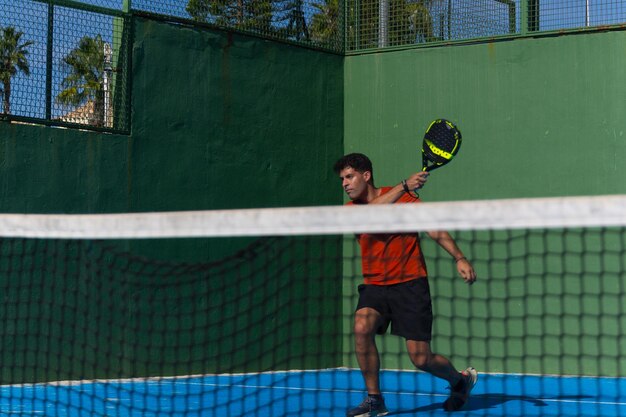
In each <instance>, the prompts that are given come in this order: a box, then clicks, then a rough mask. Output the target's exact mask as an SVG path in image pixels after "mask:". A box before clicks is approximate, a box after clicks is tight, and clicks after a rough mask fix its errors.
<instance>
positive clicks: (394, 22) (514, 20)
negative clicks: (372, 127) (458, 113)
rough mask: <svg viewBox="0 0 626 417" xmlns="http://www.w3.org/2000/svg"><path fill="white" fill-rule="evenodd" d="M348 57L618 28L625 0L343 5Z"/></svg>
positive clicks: (351, 0) (398, 0)
mask: <svg viewBox="0 0 626 417" xmlns="http://www.w3.org/2000/svg"><path fill="white" fill-rule="evenodd" d="M345 1H346V12H345V15H346V25H345V27H346V39H345V41H346V44H345V50H346V51H358V50H364V49H371V48H385V47H392V46H401V45H414V44H423V43H428V42H436V41H445V42H448V41H459V40H471V39H480V38H490V37H496V36H498V37H499V36H511V35H525V34H529V33H537V32H545V31H555V30H559V31H561V30H579V29H587V28H594V27H598V26H612V25H615V26H619V25H622V24H624V23H625V22H626V2H624V1H623V0H541V1H539V0H345Z"/></svg>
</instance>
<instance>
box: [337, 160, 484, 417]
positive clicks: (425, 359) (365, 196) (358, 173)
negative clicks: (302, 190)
mask: <svg viewBox="0 0 626 417" xmlns="http://www.w3.org/2000/svg"><path fill="white" fill-rule="evenodd" d="M334 170H335V172H336V173H337V174H338V175H339V178H340V179H341V185H342V187H343V189H344V190H345V192H346V194H348V197H349V198H350V200H351V201H350V202H349V203H348V204H394V203H417V202H419V201H420V200H419V198H418V197H417V196H415V195H413V194H411V190H415V189H418V188H421V187H422V186H423V185H424V184H425V183H426V180H427V178H428V173H427V172H418V173H415V174H413V175H411V176H410V177H409V178H407V179H406V180H403V181H402V183H400V184H398V185H396V186H395V187H381V188H377V187H376V186H375V185H374V173H373V169H372V163H371V161H370V160H369V158H368V157H367V156H365V155H363V154H358V153H353V154H349V155H346V156H344V157H342V158H341V159H340V160H339V161H337V163H336V164H335V166H334ZM428 235H429V236H430V237H431V238H432V239H434V240H435V241H436V242H437V243H438V244H439V245H440V246H441V247H442V248H443V249H445V250H446V251H447V252H448V253H449V254H450V255H452V257H453V258H454V261H455V262H456V267H457V271H458V273H459V275H460V276H461V277H462V278H463V279H464V280H465V282H467V283H468V284H472V283H474V281H476V273H475V272H474V268H473V267H472V265H471V264H470V262H469V261H468V260H467V258H465V256H464V255H463V252H461V250H460V249H459V248H458V247H457V245H456V243H455V241H454V239H453V238H452V237H451V236H450V234H448V232H444V231H436V232H428ZM357 239H358V242H359V245H360V246H361V258H362V267H363V268H362V269H363V277H364V284H362V285H360V286H359V302H358V305H357V308H356V313H355V319H354V335H355V346H356V356H357V361H358V363H359V367H360V368H361V373H362V374H363V378H364V380H365V385H366V387H367V392H368V396H367V398H366V399H365V400H364V401H363V403H361V404H360V405H359V406H357V407H355V408H354V409H352V410H349V411H348V412H347V413H346V415H347V416H348V417H374V416H383V415H386V414H388V411H387V408H386V407H385V401H384V399H383V397H382V394H381V391H380V383H379V370H380V358H379V355H378V350H377V348H376V343H375V341H374V337H375V335H376V334H377V333H378V334H383V333H385V331H386V329H387V327H388V326H389V324H390V323H391V326H392V328H391V332H392V334H395V335H398V336H402V337H404V338H405V339H406V347H407V351H408V353H409V357H410V358H411V361H412V362H413V364H414V365H415V366H416V367H417V368H419V369H421V370H423V371H426V372H429V373H431V374H432V375H434V376H436V377H439V378H442V379H445V380H446V381H448V382H449V383H450V389H451V393H450V397H449V398H448V399H447V400H446V401H445V402H444V409H445V410H447V411H456V410H459V409H460V408H461V407H463V405H465V403H466V402H467V399H468V398H469V394H470V391H471V390H472V388H473V387H474V384H476V380H477V378H478V375H477V373H476V370H475V369H474V368H471V367H470V368H467V369H466V370H464V371H463V372H458V371H457V370H456V369H455V368H454V367H453V366H452V364H451V363H450V361H449V360H448V359H447V358H445V357H444V356H442V355H439V354H436V353H433V352H432V351H431V349H430V340H431V329H432V320H433V318H432V307H431V298H430V289H429V286H428V278H427V272H426V265H425V262H424V257H423V255H422V252H421V247H420V242H419V235H418V234H417V233H407V234H361V235H358V236H357Z"/></svg>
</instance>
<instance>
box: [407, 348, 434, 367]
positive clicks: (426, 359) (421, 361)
mask: <svg viewBox="0 0 626 417" xmlns="http://www.w3.org/2000/svg"><path fill="white" fill-rule="evenodd" d="M410 356H411V362H413V365H415V366H416V367H417V368H418V369H420V370H423V371H425V370H427V369H428V364H429V363H430V358H431V354H430V352H413V353H411V354H410Z"/></svg>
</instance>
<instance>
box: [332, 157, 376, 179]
mask: <svg viewBox="0 0 626 417" xmlns="http://www.w3.org/2000/svg"><path fill="white" fill-rule="evenodd" d="M346 168H352V169H353V170H355V171H357V172H360V173H364V172H365V171H369V172H370V173H371V174H372V179H373V178H374V169H373V168H372V161H370V159H369V158H368V157H367V156H365V155H363V154H362V153H350V154H348V155H345V156H342V157H341V158H340V159H339V160H338V161H337V162H336V163H335V166H334V170H335V174H339V173H340V172H341V171H342V170H343V169H346Z"/></svg>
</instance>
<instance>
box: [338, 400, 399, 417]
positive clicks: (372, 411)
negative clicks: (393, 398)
mask: <svg viewBox="0 0 626 417" xmlns="http://www.w3.org/2000/svg"><path fill="white" fill-rule="evenodd" d="M387 414H389V411H387V407H385V400H383V399H382V398H381V399H380V400H378V399H376V398H374V397H370V396H368V397H367V398H366V399H365V400H364V401H363V402H362V403H361V405H359V406H358V407H355V408H353V409H352V410H349V411H348V412H347V413H346V417H376V416H386V415H387Z"/></svg>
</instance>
